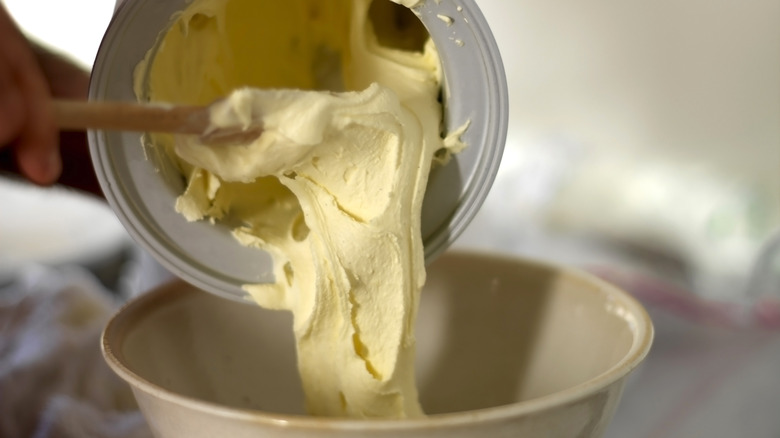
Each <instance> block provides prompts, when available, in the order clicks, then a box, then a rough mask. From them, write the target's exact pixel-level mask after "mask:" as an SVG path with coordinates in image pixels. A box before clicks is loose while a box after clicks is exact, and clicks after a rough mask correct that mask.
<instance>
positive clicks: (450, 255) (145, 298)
mask: <svg viewBox="0 0 780 438" xmlns="http://www.w3.org/2000/svg"><path fill="white" fill-rule="evenodd" d="M440 259H441V261H445V260H447V259H456V260H457V259H479V260H481V262H483V263H484V262H491V261H492V262H501V263H515V264H522V265H525V267H527V268H530V269H534V270H548V271H549V270H553V271H556V273H557V275H562V276H564V277H568V278H569V280H573V281H580V282H584V283H587V284H589V285H591V287H590V288H589V289H592V290H593V291H597V292H598V293H602V294H605V295H607V296H610V297H613V298H614V299H615V300H616V301H617V302H619V303H620V304H621V305H622V306H623V308H624V309H627V310H628V317H626V318H625V319H627V320H628V321H627V322H628V324H629V326H631V328H632V331H633V335H634V340H633V342H632V344H631V347H630V348H629V350H628V352H626V354H625V355H624V356H623V358H621V359H620V360H619V361H617V362H616V363H615V364H614V365H612V366H611V367H610V368H609V369H607V370H606V371H604V372H603V373H601V374H599V375H598V376H596V377H593V378H591V379H589V380H587V381H585V382H582V383H580V384H578V385H575V386H572V387H569V388H566V389H563V390H561V391H556V392H554V393H552V394H547V395H544V396H542V397H538V398H533V399H530V400H523V401H519V402H516V403H512V404H508V405H501V406H494V407H488V408H482V409H475V410H469V411H461V412H452V413H442V414H432V415H429V416H426V417H423V418H414V419H393V420H386V419H349V418H326V417H312V416H306V415H294V414H276V413H270V412H265V411H257V410H250V409H241V408H231V407H226V406H222V405H218V404H216V403H213V402H208V401H203V400H198V399H195V398H191V397H187V396H183V395H179V394H177V393H175V392H173V391H170V390H168V389H165V388H163V387H161V386H158V385H156V384H154V383H152V382H150V381H148V380H146V379H145V378H143V377H141V376H140V375H138V374H136V373H135V372H134V371H133V370H131V369H130V367H128V366H127V365H126V364H125V362H124V361H123V359H124V356H123V355H122V353H121V351H118V350H115V349H114V347H113V344H114V343H115V342H114V339H115V338H116V337H117V336H121V334H122V333H123V332H122V331H121V330H122V329H123V328H125V327H126V326H127V324H128V321H127V318H130V317H132V315H139V314H141V315H142V314H143V313H144V312H143V311H144V310H145V309H147V308H150V307H151V308H159V307H158V305H160V304H162V303H168V302H172V301H175V300H177V299H180V298H181V297H182V296H186V295H190V294H192V293H193V292H195V291H197V290H198V289H197V288H196V287H195V286H191V285H189V287H188V288H185V289H182V288H181V285H182V284H185V285H186V284H187V283H186V282H185V281H183V280H180V279H177V280H173V281H171V282H168V283H166V284H164V285H161V286H159V287H157V288H155V289H153V290H151V291H149V292H148V293H145V294H143V295H141V296H139V297H136V298H134V299H132V300H130V301H128V302H127V303H126V304H125V305H124V306H122V307H121V308H120V309H119V310H118V311H117V312H116V313H115V314H114V315H113V316H112V317H111V319H110V320H109V321H108V323H107V324H106V326H105V329H104V330H103V333H102V335H101V351H102V354H103V357H104V359H105V361H106V362H107V363H108V365H109V366H110V367H111V368H112V369H113V371H114V372H115V373H116V374H118V375H119V376H120V377H121V378H122V379H123V380H125V381H126V382H128V383H129V384H130V385H131V386H132V388H133V389H134V390H140V391H143V392H144V393H146V394H148V395H150V396H152V397H155V398H158V399H162V400H164V401H166V402H168V403H172V404H175V405H178V406H180V407H184V408H187V409H190V410H194V411H198V412H201V413H205V414H208V415H212V416H218V417H222V418H229V419H234V420H239V421H242V422H251V423H261V424H263V425H265V426H268V427H276V428H293V429H304V430H305V429H320V428H322V427H323V426H326V427H327V428H328V429H331V430H343V431H355V430H361V431H371V430H382V431H389V430H398V431H400V430H409V429H425V428H430V427H439V428H440V427H451V426H458V425H463V424H470V425H474V424H478V423H484V422H492V421H497V420H505V419H507V418H513V417H518V416H523V415H530V414H534V413H539V412H542V411H545V410H547V409H550V408H552V407H554V406H561V405H566V404H571V403H575V402H577V401H580V400H582V399H584V398H587V397H589V396H591V395H594V394H597V393H598V392H601V391H603V390H605V389H607V388H608V387H610V386H611V385H612V384H614V383H616V382H618V381H620V380H621V379H623V378H624V377H626V376H627V375H628V374H629V373H631V371H633V370H634V369H635V368H636V367H638V366H639V364H640V363H641V362H642V361H643V360H644V359H645V357H646V356H647V354H648V353H649V351H650V347H651V345H652V341H653V337H654V329H653V324H652V320H651V319H650V316H649V315H648V313H647V312H646V310H645V309H644V307H643V306H642V305H641V304H640V303H639V302H638V301H637V300H636V299H635V298H634V297H632V296H631V295H630V294H628V293H627V292H624V291H623V290H621V289H619V288H617V287H615V286H613V285H612V284H610V283H607V282H606V281H604V280H601V279H600V278H598V277H596V276H594V275H592V274H589V273H586V272H584V271H581V270H579V269H576V268H571V267H566V266H562V265H559V264H555V263H549V262H545V261H539V260H535V259H529V258H525V257H521V256H516V255H509V254H502V253H495V252H482V251H478V250H449V251H446V252H445V253H444V254H442V256H441V257H440ZM559 278H560V277H559ZM204 293H208V292H205V291H204ZM629 318H630V319H633V324H632V322H631V321H630V320H629Z"/></svg>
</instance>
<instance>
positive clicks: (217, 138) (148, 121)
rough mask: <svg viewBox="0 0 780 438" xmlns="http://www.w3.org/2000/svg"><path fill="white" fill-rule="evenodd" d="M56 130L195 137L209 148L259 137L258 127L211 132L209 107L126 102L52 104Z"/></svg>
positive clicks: (243, 142)
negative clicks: (132, 132)
mask: <svg viewBox="0 0 780 438" xmlns="http://www.w3.org/2000/svg"><path fill="white" fill-rule="evenodd" d="M52 107H53V108H54V116H55V120H56V123H57V126H58V127H59V128H60V129H62V130H74V129H101V130H112V131H137V132H167V133H173V134H190V135H199V136H200V141H201V142H202V143H203V144H207V145H210V146H220V145H231V144H245V143H249V142H251V141H252V140H254V139H256V138H257V137H259V136H260V134H261V133H262V128H261V127H260V126H252V127H250V128H248V129H244V128H243V127H241V126H235V127H232V126H231V127H225V128H219V129H211V130H209V126H210V116H209V111H210V106H177V105H159V104H142V103H129V102H97V101H78V100H57V99H54V100H52Z"/></svg>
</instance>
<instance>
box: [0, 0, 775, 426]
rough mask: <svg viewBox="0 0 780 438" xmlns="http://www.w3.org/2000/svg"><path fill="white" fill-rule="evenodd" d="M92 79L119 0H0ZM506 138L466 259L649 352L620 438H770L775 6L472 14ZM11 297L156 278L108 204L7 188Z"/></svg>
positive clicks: (548, 7) (610, 3)
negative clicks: (484, 27) (638, 327)
mask: <svg viewBox="0 0 780 438" xmlns="http://www.w3.org/2000/svg"><path fill="white" fill-rule="evenodd" d="M2 1H3V3H4V4H5V6H6V7H7V8H8V9H9V11H10V12H11V13H12V15H13V16H14V17H15V18H16V19H17V20H18V22H19V23H20V25H21V26H22V27H23V28H24V30H25V31H26V32H27V33H28V34H29V35H30V36H31V37H33V38H35V39H37V40H39V41H41V42H43V43H45V44H47V45H49V46H52V47H55V48H58V49H61V50H62V51H64V52H66V53H68V54H70V55H71V56H72V57H73V58H75V59H77V60H78V61H79V62H80V63H81V64H83V65H84V66H85V67H89V66H91V64H92V61H93V59H94V56H95V54H96V52H97V48H98V46H99V43H100V39H101V36H102V34H103V32H104V30H105V28H106V26H107V25H108V22H109V20H110V19H111V15H112V13H113V9H114V4H113V1H112V0H69V1H61V0H2ZM478 4H479V5H480V7H481V8H482V10H483V12H484V14H485V15H486V17H487V19H488V22H489V23H490V24H491V27H492V29H493V32H494V34H495V37H496V39H497V41H498V43H499V47H500V49H501V52H502V56H503V59H504V63H505V67H506V72H507V78H508V81H509V90H510V114H509V118H510V128H509V135H508V141H507V144H506V149H505V154H504V158H503V161H502V165H501V168H500V171H499V174H498V176H497V178H496V181H495V184H494V187H493V189H492V191H491V193H490V195H489V197H488V199H487V200H486V202H485V204H484V206H483V208H482V210H481V211H480V213H479V215H478V216H477V217H476V219H475V220H474V222H473V223H472V225H471V226H470V227H469V229H468V230H467V231H466V233H465V234H464V235H463V236H462V237H461V238H460V239H459V240H458V242H457V243H456V245H455V247H457V248H472V249H479V250H485V251H494V252H503V253H508V254H516V255H523V256H529V257H535V258H543V259H547V260H552V261H556V262H559V263H565V264H567V265H570V266H577V267H581V268H584V269H587V270H589V271H591V272H593V273H595V274H597V275H599V276H602V277H603V278H605V279H608V280H609V281H612V282H614V283H616V284H618V285H620V286H621V287H623V288H625V289H627V290H628V291H630V292H631V293H633V294H634V295H635V296H637V297H638V298H639V299H640V300H642V302H643V303H644V304H645V305H646V306H647V308H648V309H649V310H650V312H651V314H652V316H653V319H654V322H655V325H656V331H657V336H656V342H655V345H654V349H653V351H652V353H651V355H650V358H649V360H648V362H647V363H646V364H645V365H644V366H643V367H642V368H641V369H640V370H639V372H638V373H637V374H636V375H635V376H634V378H633V380H632V381H631V382H630V384H629V385H628V387H627V388H626V395H625V397H624V400H623V402H622V404H621V406H620V408H619V411H618V413H617V415H616V418H615V420H614V422H613V424H612V425H611V426H610V429H609V430H608V433H607V436H608V437H610V438H619V437H648V438H651V437H696V436H707V437H734V436H746V437H775V438H776V437H778V436H780V418H779V417H778V416H777V415H776V412H777V406H778V405H779V404H780V255H778V251H780V232H778V228H780V227H779V226H780V172H778V170H780V0H744V1H740V2H736V1H733V0H674V1H672V0H656V1H642V2H640V1H618V0H590V1H587V2H583V1H575V0H512V1H505V0H479V1H478ZM0 201H2V204H3V207H2V209H0V285H2V284H4V283H6V284H7V283H9V282H11V281H13V279H14V277H15V276H16V274H17V273H18V272H20V270H21V269H22V268H23V267H24V266H27V265H30V264H46V265H61V264H74V263H75V264H79V265H82V266H85V267H87V268H88V269H89V270H91V271H92V272H93V273H95V274H96V275H97V277H98V278H99V279H100V280H101V282H103V284H104V285H106V286H107V287H109V288H111V289H112V290H117V291H119V292H120V293H121V294H123V295H132V294H134V293H137V292H138V291H142V290H144V288H146V287H148V285H149V284H152V283H153V282H155V281H158V280H159V279H161V278H163V277H164V276H165V273H164V271H162V270H160V269H159V267H157V266H156V264H155V263H154V262H152V261H151V260H150V259H149V258H148V256H146V255H145V254H144V253H143V252H141V251H140V250H138V248H136V247H135V246H134V245H133V244H132V242H131V241H130V239H129V238H128V237H127V235H126V234H125V232H124V230H123V229H122V227H121V225H120V224H119V223H118V221H117V220H116V218H115V217H114V215H113V213H112V212H111V211H110V209H108V208H107V207H106V206H105V205H103V204H102V203H101V202H99V201H97V200H95V199H92V198H89V197H86V196H82V195H80V194H77V193H73V192H69V191H66V190H60V189H55V190H42V189H37V188H33V187H30V186H27V185H23V184H20V183H18V182H12V181H8V180H4V179H0Z"/></svg>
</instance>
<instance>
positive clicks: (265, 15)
mask: <svg viewBox="0 0 780 438" xmlns="http://www.w3.org/2000/svg"><path fill="white" fill-rule="evenodd" d="M398 3H403V4H404V5H407V6H414V4H416V3H417V2H416V1H411V2H410V1H404V2H401V1H399V2H398ZM396 8H398V6H397V5H394V4H391V3H389V2H388V1H387V0H375V1H374V2H373V5H372V1H371V0H329V1H322V0H294V1H293V0H287V1H258V0H196V1H194V2H193V3H192V4H191V5H189V6H188V7H187V8H186V10H184V11H183V12H182V13H180V14H177V16H175V17H174V22H173V24H172V25H171V27H170V29H169V30H168V31H167V32H166V33H164V34H163V36H162V37H161V41H160V43H159V44H158V46H157V47H156V49H153V50H151V51H150V52H149V54H148V56H147V58H146V59H145V60H144V61H143V62H142V63H141V64H140V65H139V66H138V68H137V71H136V93H137V95H138V96H139V98H141V99H143V100H149V101H156V102H175V103H184V104H208V103H211V102H213V101H215V100H217V99H219V98H223V97H224V96H228V97H227V98H225V99H223V100H222V101H220V102H219V103H218V104H217V105H215V106H214V108H213V110H212V123H213V125H214V126H215V127H219V126H233V125H236V124H239V125H242V126H247V127H248V126H256V125H258V124H260V125H261V126H262V129H263V133H262V135H261V136H260V137H259V138H258V139H257V140H255V141H253V142H251V143H250V144H243V145H230V146H220V147H214V146H205V145H202V144H200V143H199V142H198V139H197V138H196V137H177V138H173V137H170V136H166V135H154V136H148V137H147V140H146V141H147V142H148V143H149V144H150V145H152V146H151V147H150V148H149V149H150V150H165V151H167V153H168V154H170V157H171V158H172V159H173V160H174V161H175V162H176V164H177V166H178V168H179V169H180V171H181V172H182V174H183V175H184V176H185V177H186V181H187V188H186V191H185V192H184V193H183V194H182V195H181V196H180V197H179V198H178V200H177V203H176V209H177V211H179V212H180V213H181V214H182V215H184V216H185V217H186V218H187V219H188V220H190V221H197V220H210V221H212V222H215V223H217V222H219V223H224V224H229V225H231V226H233V230H232V232H233V235H234V236H235V237H236V239H237V240H238V242H240V243H241V244H242V245H247V246H251V247H257V248H259V249H262V250H265V251H267V252H269V253H270V254H271V255H272V257H273V260H274V274H275V278H276V282H275V283H273V284H255V285H245V290H246V291H247V292H248V293H249V294H251V296H252V297H253V298H254V300H255V301H257V303H259V304H260V305H262V306H264V307H268V308H273V309H288V310H290V311H292V313H293V315H294V330H295V335H296V339H297V352H298V366H299V370H300V375H301V379H302V382H303V388H304V391H305V396H306V408H307V410H308V412H310V413H311V414H313V415H325V416H350V417H384V418H405V417H417V416H421V415H423V412H422V409H421V408H420V405H419V402H418V396H417V389H416V386H415V378H414V367H413V362H414V346H415V342H414V325H415V318H416V311H417V303H418V300H419V294H420V290H421V288H422V286H423V284H424V282H425V260H424V252H423V244H422V237H421V230H420V216H421V207H422V201H423V196H424V192H425V187H426V184H427V180H428V173H429V171H430V168H431V165H432V161H433V159H434V154H435V153H436V152H437V151H439V150H440V149H442V148H445V147H448V148H451V149H458V148H460V147H462V144H461V143H460V142H458V141H457V140H455V141H453V137H452V136H451V137H450V138H449V140H448V141H447V144H446V146H445V143H444V141H443V140H442V138H441V135H440V129H441V120H442V114H441V112H442V109H441V105H440V103H439V102H438V95H439V91H440V87H441V72H440V64H439V60H438V56H437V52H436V50H435V48H434V46H433V44H432V43H431V41H430V39H429V38H428V36H427V34H424V33H423V32H421V29H422V28H421V27H420V26H421V25H420V23H419V20H417V19H416V18H415V17H413V16H412V19H413V20H411V21H410V20H408V13H409V11H408V10H405V9H404V10H402V12H406V13H407V15H398V12H397V11H396ZM405 16H406V17H407V18H406V19H404V18H403V17H405ZM388 29H390V30H391V31H388Z"/></svg>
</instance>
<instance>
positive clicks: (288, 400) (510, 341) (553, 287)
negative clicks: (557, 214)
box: [104, 253, 652, 414]
mask: <svg viewBox="0 0 780 438" xmlns="http://www.w3.org/2000/svg"><path fill="white" fill-rule="evenodd" d="M649 324H650V323H649V320H648V319H647V316H646V314H645V313H644V311H643V310H642V309H641V307H640V306H639V305H638V304H637V303H636V302H635V301H634V300H633V299H631V298H629V297H628V296H627V295H625V294H623V293H622V292H620V291H618V290H616V289H614V288H611V287H609V286H607V285H605V284H603V283H601V282H598V281H594V280H592V279H590V278H589V277H584V276H582V275H580V274H576V273H571V272H565V271H561V270H558V269H555V268H552V267H549V266H546V265H538V264H533V263H529V262H520V261H518V260H516V259H511V258H503V257H500V256H486V255H475V254H463V253H448V254H445V255H443V256H442V257H440V258H439V259H438V260H437V261H436V262H435V263H434V264H433V265H432V266H431V267H430V268H429V272H428V282H427V285H426V287H425V290H424V292H423V298H422V302H421V306H420V312H419V316H418V327H417V340H418V353H417V355H418V357H417V363H416V365H417V370H416V371H417V376H418V387H419V389H420V398H421V402H422V404H423V407H424V409H425V411H426V412H427V413H428V414H438V413H449V412H460V411H466V410H472V409H481V408H488V407H494V406H501V405H507V404H511V403H516V402H520V401H530V400H535V399H543V398H544V397H547V396H553V395H554V394H559V393H561V392H565V391H568V392H569V393H570V394H571V396H572V397H576V394H577V391H580V392H584V391H586V390H587V388H588V385H589V384H590V383H592V382H593V379H594V378H597V377H599V376H604V375H605V374H607V373H612V374H615V373H617V374H620V375H621V376H622V375H624V374H626V373H627V372H628V371H630V369H631V368H632V367H633V366H635V365H636V362H638V360H639V359H641V357H640V356H643V355H644V353H646V349H647V346H643V345H641V344H642V343H649V336H650V334H649V333H650V332H651V330H652V329H651V328H650V325H649ZM104 342H105V344H106V347H107V353H108V356H109V361H110V362H111V361H114V362H115V363H114V365H115V368H116V363H119V364H120V365H121V366H122V367H124V369H125V370H126V371H129V373H130V374H131V377H130V378H131V379H136V378H138V377H140V378H141V379H143V380H145V381H146V382H148V383H151V384H153V385H155V386H156V387H159V388H162V389H163V390H167V391H170V392H173V393H176V394H179V395H183V396H186V397H191V398H195V399H199V400H203V401H208V402H213V403H216V404H219V405H224V406H229V407H236V408H248V409H256V410H262V411H266V412H272V413H286V414H303V413H304V412H303V409H302V406H303V395H302V391H301V385H300V381H299V379H298V375H297V368H296V363H295V347H294V338H293V335H292V318H291V316H290V314H288V313H287V312H275V311H269V310H265V309H262V308H259V307H257V306H255V305H253V304H242V303H239V302H235V301H232V300H225V299H222V298H219V297H217V296H214V295H212V294H208V293H205V292H202V291H199V290H197V289H195V288H193V287H192V286H189V285H187V284H186V283H183V282H175V283H171V284H169V285H166V286H165V287H163V288H160V289H157V290H155V291H152V292H150V293H149V294H148V295H146V296H144V297H142V298H141V299H139V300H136V301H135V302H133V303H131V304H130V305H128V306H126V307H125V308H124V309H123V310H122V311H121V312H120V313H119V314H118V315H117V316H116V317H115V318H114V320H113V321H112V322H111V324H109V326H108V328H107V330H106V333H105V338H104ZM112 355H113V358H112V357H111V356H112ZM124 377H125V378H127V376H124ZM131 383H133V382H132V381H131Z"/></svg>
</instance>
